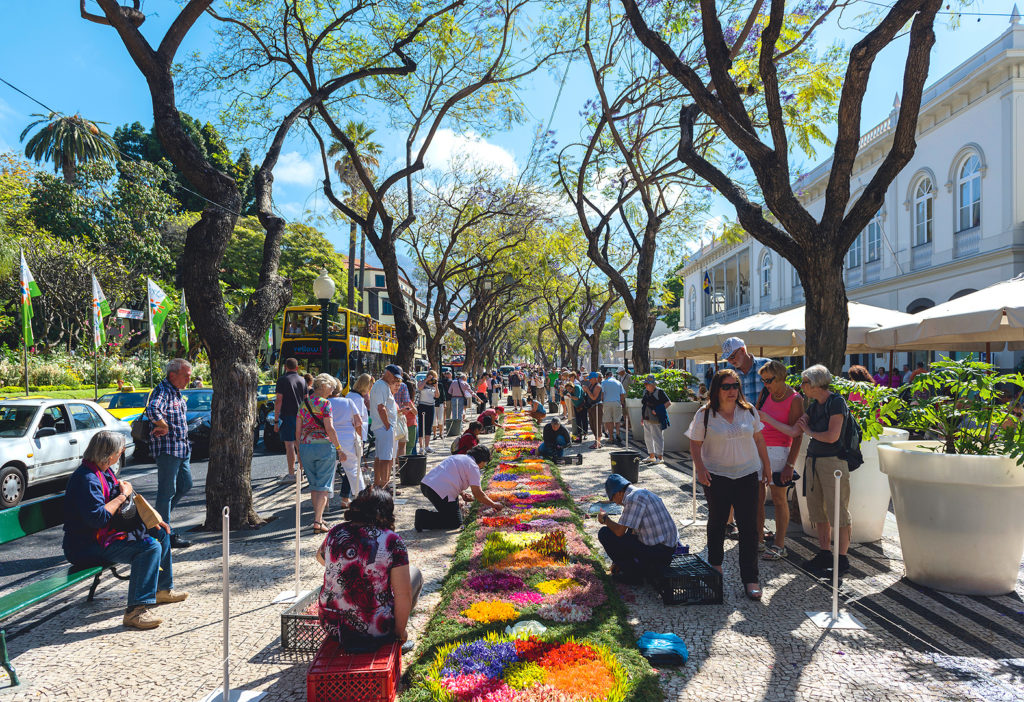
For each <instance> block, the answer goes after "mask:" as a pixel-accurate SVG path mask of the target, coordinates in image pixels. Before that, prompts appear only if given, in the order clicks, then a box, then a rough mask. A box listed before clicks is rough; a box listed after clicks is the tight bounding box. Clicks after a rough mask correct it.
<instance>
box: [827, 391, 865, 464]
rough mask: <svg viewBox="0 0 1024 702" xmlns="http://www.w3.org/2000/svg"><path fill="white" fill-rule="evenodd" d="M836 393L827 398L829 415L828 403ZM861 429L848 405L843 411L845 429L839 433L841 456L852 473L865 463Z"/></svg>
mask: <svg viewBox="0 0 1024 702" xmlns="http://www.w3.org/2000/svg"><path fill="white" fill-rule="evenodd" d="M834 397H835V394H832V395H830V396H829V398H828V399H827V400H825V415H826V416H828V403H829V402H831V401H832V398H834ZM860 442H861V431H860V426H859V425H858V424H857V420H856V419H854V418H853V415H852V414H850V408H849V407H847V408H846V411H845V412H843V430H842V431H841V432H840V434H839V458H841V459H843V460H844V461H846V467H847V469H849V471H850V472H851V473H852V472H853V471H855V470H857V469H858V468H860V467H861V465H863V463H864V454H863V453H861V451H860Z"/></svg>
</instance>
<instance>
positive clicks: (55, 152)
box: [18, 112, 117, 184]
mask: <svg viewBox="0 0 1024 702" xmlns="http://www.w3.org/2000/svg"><path fill="white" fill-rule="evenodd" d="M32 116H33V117H38V118H39V119H37V120H36V121H35V122H32V123H30V124H29V125H28V126H27V127H25V129H24V131H22V133H21V136H20V137H18V140H19V141H25V137H26V136H28V133H29V132H31V131H32V130H33V129H35V128H36V127H39V131H38V132H36V133H35V134H34V135H33V136H32V138H31V139H29V140H28V143H27V144H25V156H27V157H28V158H30V159H32V160H33V161H35V162H36V163H41V162H43V161H52V162H53V172H54V173H61V174H62V175H63V176H64V182H65V183H69V184H70V183H74V182H75V175H76V172H77V169H78V166H79V164H82V163H89V162H90V161H102V160H106V161H116V160H117V146H116V145H115V144H114V140H113V139H111V138H110V135H109V134H107V133H106V132H104V131H101V130H100V128H99V127H97V126H96V124H97V123H96V122H90V121H89V120H87V119H85V118H83V117H82V116H81V115H72V116H71V117H68V116H66V115H62V114H60V113H57V112H51V113H50V114H48V115H41V114H33V115H32ZM99 124H105V123H104V122H100V123H99Z"/></svg>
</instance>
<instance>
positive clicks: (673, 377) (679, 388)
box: [626, 368, 697, 402]
mask: <svg viewBox="0 0 1024 702" xmlns="http://www.w3.org/2000/svg"><path fill="white" fill-rule="evenodd" d="M646 377H647V376H635V377H634V378H633V382H632V384H630V386H629V389H628V391H627V392H626V397H628V398H631V399H634V400H638V399H640V398H641V397H643V395H644V379H645V378H646ZM654 381H655V382H656V383H657V384H658V387H659V388H661V389H662V390H664V391H665V394H666V395H668V399H670V400H672V402H693V401H695V400H696V399H697V393H696V391H695V388H696V387H697V378H696V376H694V375H693V373H690V372H689V371H685V370H678V369H673V368H669V369H667V370H663V371H661V372H660V373H655V374H654Z"/></svg>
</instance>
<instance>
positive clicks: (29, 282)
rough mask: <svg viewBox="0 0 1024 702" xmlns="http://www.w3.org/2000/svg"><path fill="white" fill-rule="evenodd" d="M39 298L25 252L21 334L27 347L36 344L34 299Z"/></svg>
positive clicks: (23, 254) (22, 280)
mask: <svg viewBox="0 0 1024 702" xmlns="http://www.w3.org/2000/svg"><path fill="white" fill-rule="evenodd" d="M33 297H39V286H38V285H37V284H36V279H35V278H33V277H32V271H30V270H29V269H28V262H27V261H26V260H25V252H24V251H22V252H21V333H22V335H23V337H24V339H25V347H26V348H27V347H29V346H31V345H32V344H33V343H35V338H34V337H33V336H32V298H33Z"/></svg>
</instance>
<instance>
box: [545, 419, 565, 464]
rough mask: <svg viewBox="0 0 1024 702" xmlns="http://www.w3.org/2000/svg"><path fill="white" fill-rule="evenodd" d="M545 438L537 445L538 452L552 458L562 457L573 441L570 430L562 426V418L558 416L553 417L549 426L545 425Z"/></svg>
mask: <svg viewBox="0 0 1024 702" xmlns="http://www.w3.org/2000/svg"><path fill="white" fill-rule="evenodd" d="M543 438H544V440H543V441H542V442H541V444H540V446H538V447H537V454H538V455H540V456H543V457H544V458H550V459H552V460H554V459H556V458H561V457H562V452H563V451H565V447H566V446H568V445H569V442H571V441H572V437H570V436H569V430H568V429H566V428H565V427H564V426H562V420H561V419H559V418H558V417H557V416H555V417H552V418H551V421H550V422H548V424H547V426H545V427H544V437H543Z"/></svg>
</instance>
